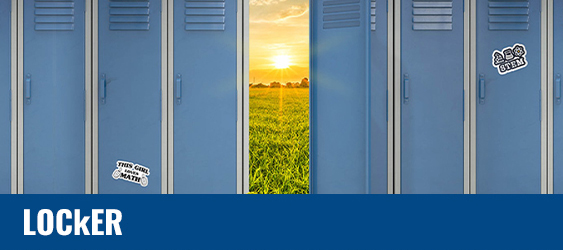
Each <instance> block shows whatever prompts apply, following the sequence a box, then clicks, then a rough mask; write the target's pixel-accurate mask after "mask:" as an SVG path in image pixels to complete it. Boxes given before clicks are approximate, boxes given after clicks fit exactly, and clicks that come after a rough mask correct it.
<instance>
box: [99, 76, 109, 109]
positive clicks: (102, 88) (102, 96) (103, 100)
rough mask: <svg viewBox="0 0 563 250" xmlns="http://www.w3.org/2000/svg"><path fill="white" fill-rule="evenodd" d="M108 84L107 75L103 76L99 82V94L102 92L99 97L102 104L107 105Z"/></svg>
mask: <svg viewBox="0 0 563 250" xmlns="http://www.w3.org/2000/svg"><path fill="white" fill-rule="evenodd" d="M106 84H107V81H106V75H105V74H102V75H101V77H100V80H99V82H98V86H99V92H100V93H99V95H100V102H101V103H102V104H105V103H106Z"/></svg>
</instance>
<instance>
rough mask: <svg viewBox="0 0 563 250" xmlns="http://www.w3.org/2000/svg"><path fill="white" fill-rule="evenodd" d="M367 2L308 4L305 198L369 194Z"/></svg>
mask: <svg viewBox="0 0 563 250" xmlns="http://www.w3.org/2000/svg"><path fill="white" fill-rule="evenodd" d="M370 4H371V1H369V0H361V1H360V0H357V1H354V0H353V1H349V0H326V1H310V8H311V23H310V25H311V89H310V91H311V94H310V95H311V96H310V98H311V99H310V103H311V108H310V109H311V121H310V129H311V139H310V140H311V155H310V166H311V169H310V171H311V183H310V189H311V193H369V192H370V189H371V188H370V182H371V181H370V178H369V177H370V175H369V174H370V159H369V158H370V157H369V154H368V152H369V138H370V135H369V127H368V126H366V125H367V123H369V122H370V120H369V117H370V112H371V111H370V110H369V99H370V98H371V97H370V84H371V82H370V80H371V79H370V69H371V68H370V59H371V57H370V49H369V46H370V26H371V25H370V9H371V7H370Z"/></svg>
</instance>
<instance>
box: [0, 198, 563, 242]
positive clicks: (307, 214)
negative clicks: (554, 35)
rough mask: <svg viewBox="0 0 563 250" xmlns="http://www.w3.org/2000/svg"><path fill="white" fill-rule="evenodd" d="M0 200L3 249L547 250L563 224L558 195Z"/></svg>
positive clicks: (558, 237) (562, 204) (562, 202)
mask: <svg viewBox="0 0 563 250" xmlns="http://www.w3.org/2000/svg"><path fill="white" fill-rule="evenodd" d="M0 199H1V204H3V206H1V208H0V212H1V214H3V215H4V216H3V219H2V227H1V228H2V229H1V230H2V232H1V235H2V239H3V241H2V242H3V244H4V247H2V248H4V249H27V248H33V249H37V248H42V249H45V248H57V249H118V248H126V249H188V248H197V249H374V248H384V249H389V248H393V249H419V248H431V249H505V248H511V249H544V248H561V244H560V243H559V239H561V232H562V229H561V226H560V225H561V224H562V223H563V213H562V212H561V208H562V207H563V196H559V195H142V196H141V195H2V196H0ZM77 211H78V212H79V214H78V213H77ZM26 214H27V217H28V219H29V220H26V218H25V217H26ZM108 214H109V217H108ZM118 214H119V215H118ZM38 215H40V216H39V217H40V218H39V219H38ZM69 216H70V217H69ZM94 217H97V219H96V220H94V219H93V218H94ZM119 217H120V218H119ZM106 224H110V227H109V228H110V230H109V231H108V230H106V229H108V228H107V227H106ZM94 227H96V228H97V230H93V229H94ZM118 230H119V231H120V232H121V235H116V233H117V232H118ZM86 231H87V232H88V234H89V235H84V234H86ZM94 231H96V232H97V234H102V235H92V234H93V232H94ZM77 232H78V234H79V235H76V233H77ZM48 233H50V234H48ZM110 233H111V235H107V234H110ZM26 234H35V235H26ZM42 234H48V235H47V236H45V235H42ZM61 234H63V235H64V234H68V236H62V235H61ZM5 247H7V248H5Z"/></svg>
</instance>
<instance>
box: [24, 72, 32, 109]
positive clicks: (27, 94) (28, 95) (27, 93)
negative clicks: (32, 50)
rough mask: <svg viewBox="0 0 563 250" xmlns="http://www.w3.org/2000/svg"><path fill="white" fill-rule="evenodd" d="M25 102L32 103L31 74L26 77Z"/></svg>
mask: <svg viewBox="0 0 563 250" xmlns="http://www.w3.org/2000/svg"><path fill="white" fill-rule="evenodd" d="M25 102H26V103H27V104H30V103H31V74H27V75H26V76H25Z"/></svg>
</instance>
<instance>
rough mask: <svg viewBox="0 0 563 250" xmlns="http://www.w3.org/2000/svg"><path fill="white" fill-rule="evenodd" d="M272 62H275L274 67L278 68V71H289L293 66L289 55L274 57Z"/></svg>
mask: <svg viewBox="0 0 563 250" xmlns="http://www.w3.org/2000/svg"><path fill="white" fill-rule="evenodd" d="M272 61H274V67H276V69H287V68H289V66H290V65H291V60H290V59H289V56H287V55H277V56H274V58H272Z"/></svg>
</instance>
